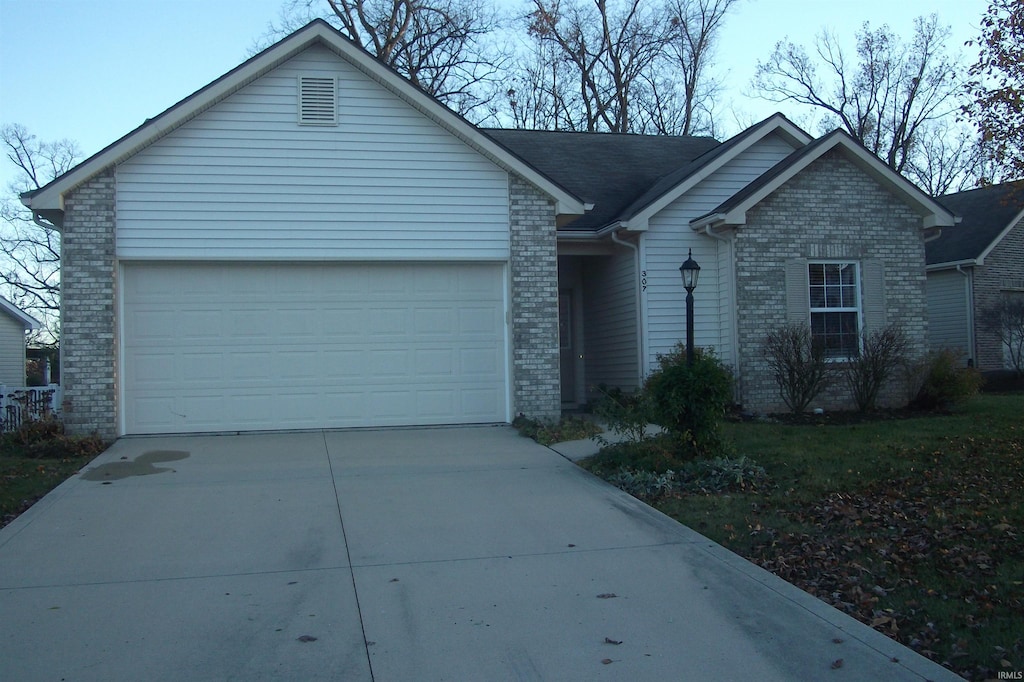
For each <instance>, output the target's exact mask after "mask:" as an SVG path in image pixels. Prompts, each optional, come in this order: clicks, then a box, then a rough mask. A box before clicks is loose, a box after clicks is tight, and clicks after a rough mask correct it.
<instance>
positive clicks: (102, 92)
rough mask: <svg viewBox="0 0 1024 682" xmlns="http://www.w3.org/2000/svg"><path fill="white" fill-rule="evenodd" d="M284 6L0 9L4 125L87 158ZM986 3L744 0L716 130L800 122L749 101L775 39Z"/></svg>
mask: <svg viewBox="0 0 1024 682" xmlns="http://www.w3.org/2000/svg"><path fill="white" fill-rule="evenodd" d="M324 2H325V4H326V0H324ZM501 2H502V4H503V5H504V6H508V7H511V8H515V7H520V6H522V7H525V6H526V3H525V2H520V0H501ZM283 4H284V0H0V124H8V123H21V124H23V125H25V126H27V127H28V128H29V130H30V132H32V133H34V134H36V135H37V136H38V137H39V138H41V139H44V140H56V139H60V138H68V139H71V140H74V141H76V142H77V143H78V144H79V146H80V147H81V150H82V152H83V158H84V157H87V156H89V155H91V154H93V153H95V152H97V151H99V150H100V149H102V148H103V147H105V146H106V145H108V144H110V143H111V142H113V141H114V140H116V139H118V138H119V137H121V136H122V135H124V134H125V133H127V132H129V131H130V130H132V129H134V128H135V127H136V126H138V125H139V124H141V123H142V122H143V121H144V120H146V119H147V118H151V117H153V116H155V115H157V114H159V113H160V112H162V111H163V110H165V109H167V108H168V107H169V106H171V105H173V104H174V103H175V102H177V101H179V100H181V99H183V98H184V97H186V96H188V95H189V94H191V93H192V92H194V91H196V90H198V89H199V88H201V87H203V86H204V85H206V84H207V83H209V82H210V81H212V80H214V79H216V78H217V77H219V76H221V75H222V74H224V73H225V72H227V71H229V70H230V69H232V68H234V67H235V66H237V65H238V64H239V63H241V62H242V61H244V60H245V59H246V58H247V57H248V56H249V54H250V52H251V50H252V48H253V46H254V45H255V43H256V42H257V41H258V40H259V38H260V37H261V36H263V35H264V34H265V33H266V30H267V27H268V25H269V24H270V23H271V22H272V21H273V20H275V19H276V18H277V16H278V14H279V10H280V8H281V7H282V5H283ZM986 6H987V2H986V0H931V1H927V0H740V2H739V3H738V4H737V5H736V6H735V8H734V9H733V10H732V12H731V15H730V16H729V17H728V19H727V21H726V25H725V29H724V31H723V32H722V35H721V37H720V40H719V45H718V49H717V59H716V63H717V67H716V68H717V69H718V70H719V71H720V72H721V73H722V74H723V75H724V76H725V78H726V85H727V87H728V92H727V93H726V94H725V97H724V98H723V99H724V101H723V103H722V106H721V107H720V110H721V116H720V119H719V120H720V126H721V127H722V129H723V133H726V134H732V133H735V132H737V128H738V126H739V125H740V124H748V123H750V122H753V121H756V120H760V119H761V118H764V117H765V116H767V115H768V114H770V113H772V112H773V111H775V110H780V109H781V110H782V111H783V112H784V113H786V114H787V115H790V116H792V117H794V118H798V117H797V115H796V114H797V110H792V109H790V110H787V108H786V107H785V106H784V105H776V104H773V103H769V102H765V101H763V100H757V99H751V98H748V97H747V96H746V95H745V92H746V91H747V90H748V86H749V83H750V79H751V77H752V76H753V74H754V69H755V67H756V64H757V60H758V59H764V58H766V57H767V56H768V55H769V54H770V52H771V49H772V47H773V45H774V44H775V43H776V42H777V41H779V40H782V39H783V38H786V37H789V38H790V39H792V40H794V41H795V42H797V43H802V44H805V45H808V46H809V45H810V44H811V42H812V41H813V39H814V36H815V34H816V33H818V31H820V30H821V28H822V27H829V28H830V29H831V30H833V31H835V32H836V33H837V34H838V35H839V36H841V37H842V38H844V39H848V40H849V41H850V43H851V45H852V40H853V34H854V32H855V30H856V29H857V28H858V27H859V26H860V25H861V23H862V22H864V21H870V22H871V23H872V25H875V26H878V25H881V24H883V23H887V24H889V25H890V27H891V28H893V29H894V30H895V31H896V32H897V33H898V34H900V35H902V36H909V35H910V33H911V30H912V26H913V19H914V17H916V16H920V15H922V14H929V13H931V12H935V13H937V14H938V15H939V18H940V19H941V20H942V22H943V23H945V24H949V25H951V26H952V29H953V41H952V42H953V46H954V47H959V46H960V45H962V44H963V42H964V41H965V40H967V39H969V38H972V37H974V36H976V35H977V31H978V29H977V27H978V23H979V20H980V18H981V16H982V14H983V12H984V10H985V7H986ZM730 109H731V110H732V111H735V112H737V115H736V116H734V115H733V113H732V112H731V111H730ZM720 136H721V135H720ZM5 163H6V162H5ZM11 173H12V170H11V168H10V166H9V164H6V165H4V166H3V167H2V168H0V180H2V185H4V186H6V184H7V181H8V179H9V178H10V177H11Z"/></svg>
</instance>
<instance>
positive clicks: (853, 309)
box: [804, 259, 864, 362]
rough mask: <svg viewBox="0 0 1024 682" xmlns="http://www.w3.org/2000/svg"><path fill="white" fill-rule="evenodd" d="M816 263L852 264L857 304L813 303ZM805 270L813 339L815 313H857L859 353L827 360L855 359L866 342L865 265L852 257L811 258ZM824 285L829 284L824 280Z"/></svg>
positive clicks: (842, 360) (809, 321)
mask: <svg viewBox="0 0 1024 682" xmlns="http://www.w3.org/2000/svg"><path fill="white" fill-rule="evenodd" d="M816 265H821V266H828V265H839V266H845V265H852V266H853V268H854V270H853V283H854V293H855V298H856V305H853V306H828V305H825V306H818V307H816V306H814V305H813V303H812V300H811V287H812V286H814V285H812V284H811V268H812V267H814V266H816ZM841 271H842V269H841V268H840V272H841ZM804 272H805V273H806V277H807V312H808V316H807V322H808V324H809V326H810V330H811V339H812V340H813V339H814V338H815V333H814V316H815V314H819V315H820V314H824V313H856V316H857V317H856V319H857V354H856V355H842V356H835V357H828V358H827V361H828V362H849V361H851V360H853V359H855V358H856V357H857V356H859V355H860V353H862V352H863V350H864V348H863V343H864V339H863V337H864V292H863V286H864V284H863V281H864V280H863V267H862V266H861V262H860V261H857V260H850V259H809V260H807V261H806V264H805V266H804ZM823 274H824V273H823ZM826 276H827V275H826ZM823 286H825V287H827V286H828V285H827V284H824V282H823ZM838 286H842V284H839V285H838ZM825 303H826V304H827V303H828V300H827V297H826V300H825Z"/></svg>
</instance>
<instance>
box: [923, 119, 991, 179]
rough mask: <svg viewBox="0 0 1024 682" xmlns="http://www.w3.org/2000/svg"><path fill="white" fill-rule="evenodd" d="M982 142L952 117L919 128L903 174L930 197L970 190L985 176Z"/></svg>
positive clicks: (984, 152) (986, 172) (983, 144)
mask: <svg viewBox="0 0 1024 682" xmlns="http://www.w3.org/2000/svg"><path fill="white" fill-rule="evenodd" d="M987 159H988V155H987V152H986V145H985V143H984V141H983V140H982V139H981V138H980V137H978V136H977V135H976V134H974V131H972V130H969V129H967V128H965V127H964V126H962V125H960V124H958V123H957V122H956V121H955V120H954V119H953V118H952V117H947V118H943V119H940V120H938V121H933V122H932V123H930V124H929V125H927V126H925V127H924V128H922V129H921V133H920V134H919V135H918V137H917V140H916V141H915V143H914V153H913V154H912V156H911V158H910V161H909V162H908V163H907V167H906V169H905V171H904V172H905V174H906V175H907V177H909V178H911V179H912V180H914V182H916V183H917V184H918V186H920V187H921V189H923V190H925V191H926V192H928V193H929V194H930V195H932V196H935V197H937V196H942V195H943V194H952V193H954V192H962V191H964V190H966V189H970V188H971V187H974V186H975V185H977V184H978V180H979V179H980V178H983V177H987V176H988V171H987V170H986V161H987Z"/></svg>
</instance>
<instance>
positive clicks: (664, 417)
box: [642, 343, 733, 457]
mask: <svg viewBox="0 0 1024 682" xmlns="http://www.w3.org/2000/svg"><path fill="white" fill-rule="evenodd" d="M658 365H659V367H658V369H657V370H655V371H654V372H652V373H651V375H650V376H648V377H647V381H645V382H644V386H643V389H642V393H643V394H644V395H645V396H646V397H647V402H648V405H649V409H650V421H651V422H652V423H654V424H658V425H659V426H662V427H663V428H665V429H666V430H668V431H670V432H672V433H674V434H675V435H676V436H677V437H679V438H680V439H681V440H682V441H683V442H685V443H687V444H688V445H689V447H690V448H691V449H692V450H693V452H694V454H696V455H698V456H701V457H706V456H711V455H716V454H720V453H721V452H722V451H723V449H724V443H723V441H722V434H721V426H722V420H723V419H724V417H725V412H726V410H727V409H728V408H729V406H730V405H732V403H733V394H732V381H733V380H732V372H731V371H729V368H728V367H726V366H725V365H724V364H722V361H721V360H720V359H719V358H718V356H716V355H715V352H714V351H713V350H710V349H705V348H695V349H694V358H693V366H692V367H688V366H687V364H686V348H685V346H684V345H683V344H681V343H680V344H678V345H676V347H675V348H674V349H673V350H672V352H670V353H668V354H666V355H660V356H658Z"/></svg>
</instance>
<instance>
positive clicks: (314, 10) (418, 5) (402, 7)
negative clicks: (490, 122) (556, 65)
mask: <svg viewBox="0 0 1024 682" xmlns="http://www.w3.org/2000/svg"><path fill="white" fill-rule="evenodd" d="M315 18H322V19H325V20H327V21H329V22H330V23H331V24H333V25H334V26H335V27H337V28H338V29H339V30H340V31H341V32H342V33H343V34H344V35H346V36H347V37H348V38H350V39H351V40H352V41H353V42H354V43H356V44H357V45H359V46H360V47H362V48H364V49H365V50H366V51H367V52H369V53H370V54H373V55H374V56H376V57H377V58H378V59H380V60H381V61H382V62H384V63H385V64H387V65H388V66H390V67H392V68H393V69H395V70H396V71H397V72H398V73H400V74H401V75H402V76H404V77H406V78H408V79H409V80H410V81H412V82H413V83H415V84H416V85H417V86H419V87H421V88H423V89H424V90H425V91H427V92H428V93H430V94H431V95H433V96H434V97H436V98H437V99H438V100H440V101H441V102H444V103H445V104H446V105H448V106H449V107H450V108H452V109H454V110H455V111H457V112H459V113H460V114H463V115H466V114H469V113H470V112H472V111H473V110H474V109H476V108H477V107H479V106H480V105H481V104H483V103H484V102H485V101H486V99H487V97H488V96H489V94H490V92H491V89H490V88H488V87H487V85H488V83H489V82H490V81H491V80H493V79H494V78H495V75H496V74H497V72H498V71H499V70H500V69H501V68H502V67H503V66H504V65H505V62H506V57H504V56H503V55H501V54H499V53H498V52H497V51H496V50H494V49H493V48H492V45H491V43H490V42H489V41H488V40H487V37H488V36H489V35H490V34H491V33H492V32H493V31H494V30H495V29H496V28H497V26H498V24H499V17H498V15H497V13H496V11H495V10H493V9H490V6H489V5H488V4H487V3H480V2H474V0H288V1H287V2H286V4H285V5H284V8H283V9H282V11H281V19H280V21H279V22H278V23H277V24H275V25H272V26H271V27H270V29H269V31H268V33H267V35H266V39H267V40H271V39H277V38H280V37H281V36H283V35H287V34H288V33H291V32H292V31H294V30H295V29H297V28H299V27H300V26H302V25H304V24H306V23H308V22H309V21H311V20H313V19H315ZM267 40H265V41H263V42H264V43H265V42H267ZM260 46H261V47H262V46H265V45H260Z"/></svg>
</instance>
